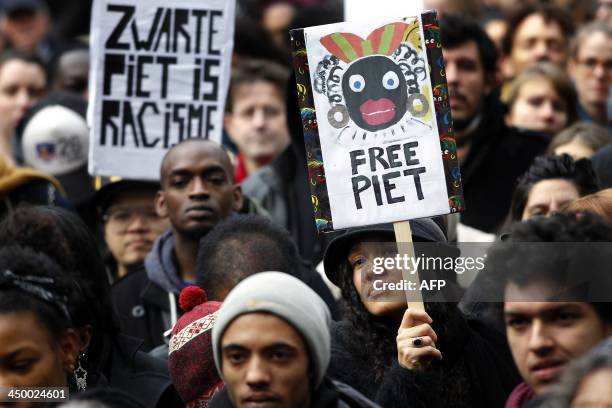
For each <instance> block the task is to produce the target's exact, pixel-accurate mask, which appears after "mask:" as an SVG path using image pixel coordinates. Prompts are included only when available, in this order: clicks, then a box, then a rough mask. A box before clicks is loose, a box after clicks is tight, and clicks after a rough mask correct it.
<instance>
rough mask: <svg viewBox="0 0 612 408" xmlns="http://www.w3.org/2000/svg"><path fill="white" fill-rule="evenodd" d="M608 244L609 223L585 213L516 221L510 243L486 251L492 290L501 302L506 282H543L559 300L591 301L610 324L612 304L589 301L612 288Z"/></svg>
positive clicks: (611, 238) (611, 227)
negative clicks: (560, 298) (602, 291)
mask: <svg viewBox="0 0 612 408" xmlns="http://www.w3.org/2000/svg"><path fill="white" fill-rule="evenodd" d="M611 242H612V224H610V223H608V222H605V221H604V220H603V219H602V218H600V217H599V216H597V215H595V214H592V213H588V212H587V213H572V212H569V213H555V214H553V215H551V216H550V217H547V218H544V217H536V218H532V219H529V220H527V221H525V222H521V223H517V224H515V225H514V226H513V227H512V229H511V230H510V234H509V236H508V239H506V240H505V241H500V242H497V243H496V244H494V245H493V247H492V248H491V250H490V251H489V253H488V259H487V263H486V274H487V275H488V280H489V281H490V287H492V288H493V291H495V292H496V296H499V297H500V299H503V298H504V290H505V288H506V286H507V285H508V283H510V282H512V283H514V284H516V285H518V286H520V287H524V286H527V285H530V284H532V283H535V282H539V283H545V284H547V285H550V288H551V289H554V290H557V292H556V293H557V294H559V296H562V297H566V298H567V297H569V298H571V300H572V301H581V302H588V303H590V304H591V305H592V306H593V307H594V308H595V309H596V311H597V312H598V314H599V315H600V317H601V318H602V320H604V321H605V322H608V323H612V302H601V301H600V300H601V299H600V296H599V295H596V298H597V299H593V298H592V296H593V293H595V292H598V291H599V292H600V291H601V290H602V289H603V290H604V291H608V292H609V289H610V287H612V279H611V278H610V274H609V272H608V269H607V266H608V265H609V245H610V243H611ZM526 243H527V244H526ZM543 243H546V244H543ZM548 243H556V245H550V244H548ZM580 243H589V245H588V246H587V245H579V244H580ZM596 243H601V244H599V245H597V244H596ZM483 272H484V271H483ZM576 277H578V278H579V279H578V280H577V279H576ZM536 300H537V301H542V300H540V299H534V301H536ZM499 317H500V318H501V316H499Z"/></svg>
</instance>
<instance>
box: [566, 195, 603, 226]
mask: <svg viewBox="0 0 612 408" xmlns="http://www.w3.org/2000/svg"><path fill="white" fill-rule="evenodd" d="M563 211H564V212H568V211H578V212H581V211H589V212H592V213H595V214H597V215H600V216H601V217H603V218H604V219H605V220H606V221H612V188H607V189H605V190H601V191H598V192H596V193H593V194H589V195H586V196H584V197H581V198H578V199H577V200H574V201H572V202H571V203H569V204H567V205H566V206H565V208H563Z"/></svg>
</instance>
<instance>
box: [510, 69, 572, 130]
mask: <svg viewBox="0 0 612 408" xmlns="http://www.w3.org/2000/svg"><path fill="white" fill-rule="evenodd" d="M541 79H546V80H548V81H549V82H550V84H551V85H552V86H553V88H554V89H555V92H557V94H559V96H560V97H561V99H563V101H564V102H565V111H566V114H567V125H568V126H569V125H571V124H572V123H574V122H575V121H576V119H578V115H577V113H576V112H577V110H576V101H577V100H578V95H577V94H576V90H575V89H574V85H573V84H572V81H571V80H570V78H569V77H568V76H567V74H566V73H565V72H564V71H563V70H562V69H561V68H559V67H558V66H557V65H555V64H552V63H550V62H540V63H538V64H535V65H532V66H530V67H528V68H527V69H525V70H524V71H523V72H521V73H520V74H519V75H518V76H517V77H516V78H514V80H513V81H512V82H511V83H510V86H509V88H508V93H507V94H506V96H505V98H504V100H503V102H505V103H506V106H507V107H508V111H510V110H511V109H512V106H513V105H514V103H515V102H516V100H517V99H518V96H519V93H520V91H521V89H522V88H523V85H525V84H526V83H528V82H531V81H533V80H541Z"/></svg>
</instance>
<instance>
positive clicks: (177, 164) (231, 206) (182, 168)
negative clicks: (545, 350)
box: [155, 141, 242, 240]
mask: <svg viewBox="0 0 612 408" xmlns="http://www.w3.org/2000/svg"><path fill="white" fill-rule="evenodd" d="M162 172H163V176H162V178H161V187H162V190H161V191H159V192H158V194H157V196H156V202H155V205H156V210H157V213H158V214H159V215H160V216H162V217H168V219H169V220H170V224H172V227H173V229H174V230H175V231H178V232H179V233H182V234H184V235H185V236H188V237H190V238H191V239H198V240H199V239H200V238H201V237H203V236H204V235H206V234H207V233H208V231H210V230H211V229H212V228H213V227H214V226H215V225H216V224H217V223H218V222H219V221H221V220H224V219H225V218H227V217H228V216H229V215H230V214H231V213H232V212H234V211H238V210H240V208H241V207H242V193H241V190H240V187H239V186H236V185H235V184H234V181H233V177H232V174H231V173H232V168H231V164H230V162H229V158H228V157H227V154H226V153H225V152H224V151H223V149H222V148H221V147H220V146H218V145H216V144H215V143H212V142H200V141H190V142H187V143H183V144H181V145H179V146H176V147H175V148H174V150H172V151H171V152H170V153H169V154H168V156H167V157H166V159H165V162H164V163H163V168H162Z"/></svg>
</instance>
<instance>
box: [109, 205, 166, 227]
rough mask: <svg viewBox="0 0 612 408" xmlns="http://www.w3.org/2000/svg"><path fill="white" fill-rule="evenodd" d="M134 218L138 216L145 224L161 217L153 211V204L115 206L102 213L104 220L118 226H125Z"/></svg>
mask: <svg viewBox="0 0 612 408" xmlns="http://www.w3.org/2000/svg"><path fill="white" fill-rule="evenodd" d="M136 218H140V220H142V221H143V222H144V223H145V225H147V224H148V223H150V222H155V221H159V220H160V219H161V217H160V216H159V215H157V213H156V212H155V208H154V207H153V206H149V205H145V206H133V207H115V208H111V209H109V210H108V211H107V212H106V214H104V217H103V219H104V222H110V223H113V224H114V225H116V226H117V227H120V228H126V227H127V226H128V225H130V224H131V223H132V222H134V220H135V219H136Z"/></svg>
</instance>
